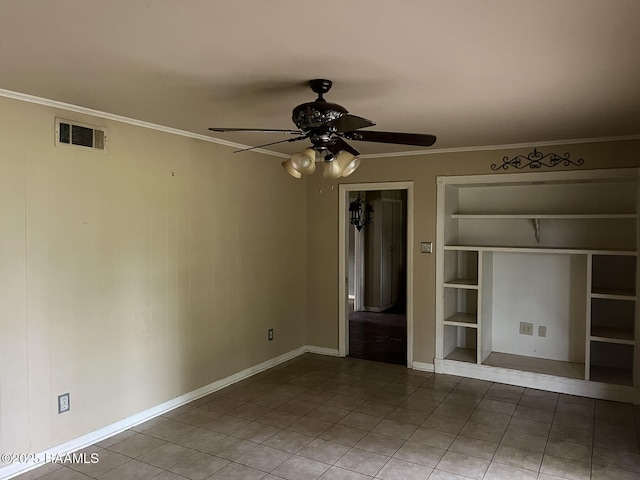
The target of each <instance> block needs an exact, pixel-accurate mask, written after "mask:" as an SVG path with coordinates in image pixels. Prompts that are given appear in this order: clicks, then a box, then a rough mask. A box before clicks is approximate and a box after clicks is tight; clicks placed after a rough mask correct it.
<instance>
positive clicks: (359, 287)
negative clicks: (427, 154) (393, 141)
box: [339, 182, 413, 367]
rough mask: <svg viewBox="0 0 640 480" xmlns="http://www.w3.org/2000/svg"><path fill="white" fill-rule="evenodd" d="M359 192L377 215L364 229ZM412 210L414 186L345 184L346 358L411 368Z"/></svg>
mask: <svg viewBox="0 0 640 480" xmlns="http://www.w3.org/2000/svg"><path fill="white" fill-rule="evenodd" d="M358 194H360V196H361V198H362V199H363V200H364V201H366V202H367V203H368V204H369V205H371V206H372V207H373V211H374V213H373V215H372V217H373V218H372V223H371V224H370V225H366V226H365V227H363V228H362V229H361V231H358V230H357V229H356V228H355V227H354V226H353V225H351V224H350V219H349V214H348V210H349V204H350V202H351V201H353V200H354V199H355V198H356V196H357V195H358ZM412 210H413V183H412V182H390V183H376V184H352V185H340V242H339V250H340V252H339V255H340V259H341V261H340V278H341V282H340V284H341V288H340V299H341V305H340V320H339V325H340V328H339V353H340V355H341V356H347V355H349V356H353V357H356V358H364V359H368V360H375V361H382V362H386V363H395V364H402V365H406V366H409V367H410V366H411V365H412V357H413V355H412V353H413V352H412V337H413V335H412V332H413V329H412V326H413V321H412V299H411V297H412V289H411V285H412V272H411V268H410V267H409V266H410V265H411V264H412V263H411V262H412V251H411V245H412V235H413V234H412V231H413V228H412V227H413V225H412Z"/></svg>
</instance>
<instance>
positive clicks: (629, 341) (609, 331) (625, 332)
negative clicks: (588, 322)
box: [590, 325, 636, 345]
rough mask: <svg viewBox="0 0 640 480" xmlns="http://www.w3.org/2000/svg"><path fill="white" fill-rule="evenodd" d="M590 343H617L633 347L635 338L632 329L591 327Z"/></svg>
mask: <svg viewBox="0 0 640 480" xmlns="http://www.w3.org/2000/svg"><path fill="white" fill-rule="evenodd" d="M590 340H591V341H592V342H603V343H617V344H619V345H635V344H636V342H635V336H634V334H633V329H632V328H614V327H601V326H593V325H592V326H591V337H590Z"/></svg>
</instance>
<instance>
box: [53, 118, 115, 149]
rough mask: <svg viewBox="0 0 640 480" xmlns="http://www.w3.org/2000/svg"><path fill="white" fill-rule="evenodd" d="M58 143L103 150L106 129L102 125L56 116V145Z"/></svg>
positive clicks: (105, 144) (104, 147)
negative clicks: (72, 120) (97, 125)
mask: <svg viewBox="0 0 640 480" xmlns="http://www.w3.org/2000/svg"><path fill="white" fill-rule="evenodd" d="M59 145H68V146H72V147H79V148H85V149H91V150H102V151H104V150H106V147H107V131H106V130H105V129H104V128H103V127H96V126H94V125H87V124H85V123H78V122H70V121H68V120H62V119H59V118H56V146H59Z"/></svg>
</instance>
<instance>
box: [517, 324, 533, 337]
mask: <svg viewBox="0 0 640 480" xmlns="http://www.w3.org/2000/svg"><path fill="white" fill-rule="evenodd" d="M520 335H533V323H527V322H520Z"/></svg>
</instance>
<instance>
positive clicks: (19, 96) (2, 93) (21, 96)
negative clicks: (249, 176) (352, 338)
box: [0, 88, 640, 158]
mask: <svg viewBox="0 0 640 480" xmlns="http://www.w3.org/2000/svg"><path fill="white" fill-rule="evenodd" d="M0 97H7V98H12V99H14V100H22V101H23V102H29V103H35V104H38V105H44V106H47V107H52V108H59V109H62V110H68V111H71V112H76V113H81V114H85V115H92V116H94V117H100V118H104V119H107V120H113V121H116V122H121V123H126V124H129V125H134V126H137V127H142V128H148V129H150V130H157V131H159V132H164V133H171V134H173V135H180V136H183V137H188V138H195V139H197V140H202V141H204V142H210V143H216V144H219V145H224V146H227V147H232V148H236V149H238V150H241V149H245V148H250V145H244V144H241V143H235V142H229V141H227V140H222V139H220V138H215V137H210V136H208V135H201V134H198V133H193V132H188V131H186V130H180V129H177V128H171V127H166V126H164V125H158V124H156V123H151V122H145V121H143V120H136V119H135V118H130V117H125V116H122V115H116V114H113V113H108V112H103V111H101V110H94V109H91V108H86V107H81V106H78V105H73V104H70V103H64V102H59V101H57V100H50V99H47V98H42V97H36V96H34V95H28V94H26V93H20V92H14V91H11V90H4V89H1V88H0ZM629 140H640V134H638V135H624V136H616V137H594V138H573V139H566V140H549V141H542V142H531V143H511V144H503V145H479V146H471V147H454V148H436V149H429V150H412V151H407V152H391V153H371V154H364V155H360V158H386V157H413V156H416V155H435V154H443V153H465V152H482V151H489V150H514V149H518V148H534V147H549V146H555V145H573V144H580V143H602V142H620V141H629ZM252 151H254V152H257V153H262V154H264V155H271V156H274V157H279V158H289V156H290V155H287V154H285V153H280V152H274V151H272V150H266V149H264V148H254V149H253V150H252Z"/></svg>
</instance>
